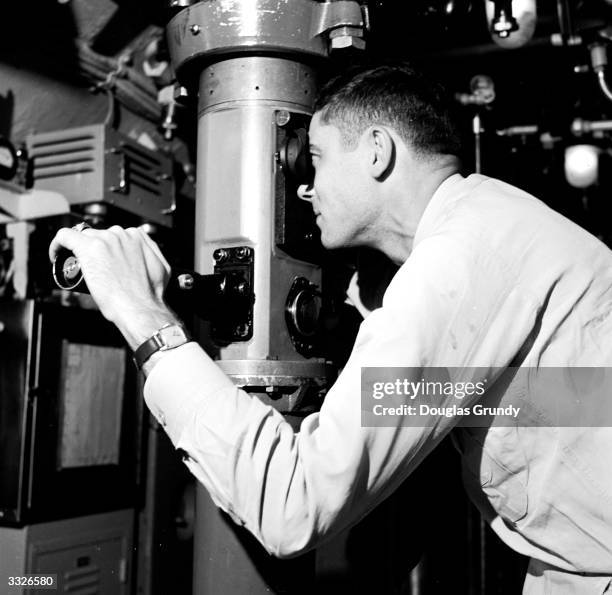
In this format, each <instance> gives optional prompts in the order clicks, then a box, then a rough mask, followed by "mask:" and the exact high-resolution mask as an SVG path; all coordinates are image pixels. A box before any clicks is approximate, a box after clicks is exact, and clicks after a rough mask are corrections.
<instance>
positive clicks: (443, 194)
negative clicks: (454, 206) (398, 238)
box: [413, 174, 476, 247]
mask: <svg viewBox="0 0 612 595" xmlns="http://www.w3.org/2000/svg"><path fill="white" fill-rule="evenodd" d="M475 177H476V176H470V177H469V178H464V177H463V176H462V175H461V174H452V175H450V176H449V177H448V178H446V179H445V180H444V181H443V182H442V183H441V184H440V185H439V186H438V188H437V189H436V191H435V192H434V193H433V195H432V197H431V199H430V200H429V203H427V206H426V207H425V210H424V211H423V215H422V216H421V220H420V221H419V224H418V226H417V229H416V233H415V234H414V242H413V247H415V246H416V245H417V244H418V243H419V242H420V241H421V240H423V239H425V238H426V237H427V236H429V235H431V234H432V233H433V231H434V228H435V224H436V222H437V221H439V219H440V218H441V217H442V215H443V214H444V213H445V211H447V210H448V207H449V206H450V203H451V202H455V201H456V200H457V198H459V197H460V195H462V194H465V192H466V191H467V190H468V188H471V186H472V184H469V185H467V186H466V184H465V182H466V181H468V180H472V179H473V178H475ZM474 181H475V182H476V180H474Z"/></svg>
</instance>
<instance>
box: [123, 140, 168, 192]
mask: <svg viewBox="0 0 612 595" xmlns="http://www.w3.org/2000/svg"><path fill="white" fill-rule="evenodd" d="M121 150H122V151H123V153H124V154H125V157H126V165H127V179H128V182H129V185H130V187H131V186H136V187H138V188H141V189H142V190H144V191H145V192H150V193H151V194H154V195H155V196H160V195H161V194H162V190H161V188H160V182H161V177H160V174H161V171H162V163H161V161H160V160H159V159H158V158H157V157H155V155H152V154H150V153H145V152H144V151H140V150H139V149H138V148H137V147H135V146H134V145H131V144H127V143H121Z"/></svg>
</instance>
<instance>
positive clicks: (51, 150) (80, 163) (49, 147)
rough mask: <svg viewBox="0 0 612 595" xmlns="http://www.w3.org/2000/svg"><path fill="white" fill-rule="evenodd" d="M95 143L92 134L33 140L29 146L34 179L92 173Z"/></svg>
mask: <svg viewBox="0 0 612 595" xmlns="http://www.w3.org/2000/svg"><path fill="white" fill-rule="evenodd" d="M95 143H96V137H95V136H94V135H93V134H79V135H77V134H75V135H74V136H68V137H66V138H62V139H53V140H49V141H46V142H44V141H42V140H41V141H38V142H37V141H34V142H33V143H32V146H31V155H32V157H33V158H34V180H36V181H38V180H44V179H49V178H58V177H62V176H66V175H74V174H85V173H93V171H94V168H95Z"/></svg>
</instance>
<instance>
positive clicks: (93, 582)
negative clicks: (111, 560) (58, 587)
mask: <svg viewBox="0 0 612 595" xmlns="http://www.w3.org/2000/svg"><path fill="white" fill-rule="evenodd" d="M63 588H64V592H65V593H74V594H75V595H96V594H97V593H100V568H99V567H98V566H96V565H95V564H91V565H89V566H85V567H84V568H77V569H72V570H68V571H66V572H64V586H63Z"/></svg>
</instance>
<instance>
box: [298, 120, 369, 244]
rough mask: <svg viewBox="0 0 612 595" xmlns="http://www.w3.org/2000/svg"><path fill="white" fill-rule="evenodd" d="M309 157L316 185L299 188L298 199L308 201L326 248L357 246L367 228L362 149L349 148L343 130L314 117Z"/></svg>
mask: <svg viewBox="0 0 612 595" xmlns="http://www.w3.org/2000/svg"><path fill="white" fill-rule="evenodd" d="M309 138H310V155H311V158H312V164H313V167H314V181H313V184H311V185H310V186H308V187H306V186H305V185H303V186H300V188H299V189H298V195H299V196H300V198H302V199H304V200H307V201H309V202H310V203H311V204H312V208H313V211H314V214H315V217H316V221H317V225H318V226H319V228H320V230H321V242H322V244H323V245H324V246H325V247H326V248H330V249H332V248H343V247H348V246H354V245H358V244H359V243H360V241H359V239H360V237H361V236H362V232H363V231H364V229H363V228H364V225H367V224H366V219H367V217H366V216H367V214H368V213H367V212H368V208H367V205H366V204H364V197H365V189H366V187H365V184H366V182H367V179H366V176H365V172H364V168H363V167H361V166H360V164H362V163H363V162H362V160H363V158H364V155H363V147H362V146H361V143H358V144H357V146H356V147H355V148H352V147H350V148H347V147H346V146H345V144H344V141H343V138H342V134H341V132H340V129H339V128H338V127H336V126H334V125H333V124H331V123H330V124H327V123H325V122H323V121H322V120H321V116H320V113H318V112H317V113H315V115H314V116H313V118H312V120H311V122H310V130H309Z"/></svg>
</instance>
